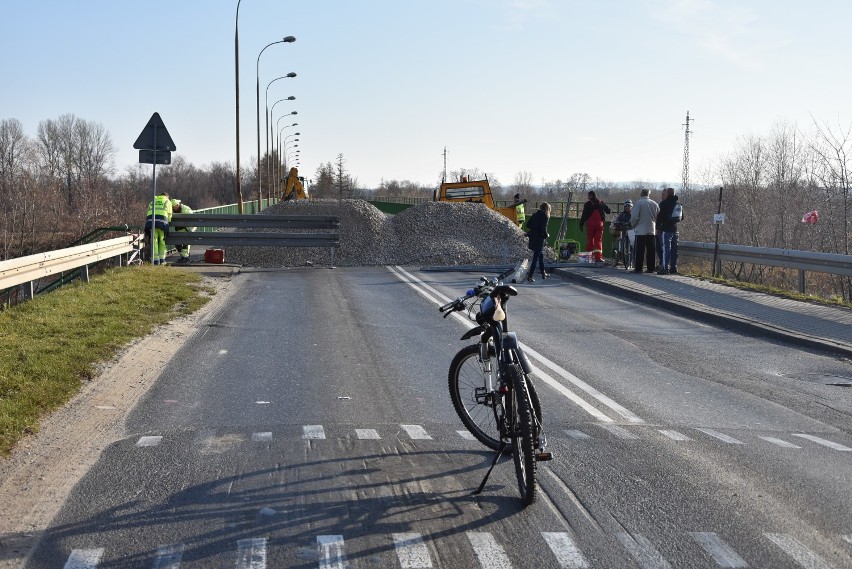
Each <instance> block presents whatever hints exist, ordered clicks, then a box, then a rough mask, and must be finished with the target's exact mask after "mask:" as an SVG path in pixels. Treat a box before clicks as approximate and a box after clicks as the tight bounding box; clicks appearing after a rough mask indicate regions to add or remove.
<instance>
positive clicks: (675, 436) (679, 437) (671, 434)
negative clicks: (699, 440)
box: [658, 429, 692, 441]
mask: <svg viewBox="0 0 852 569" xmlns="http://www.w3.org/2000/svg"><path fill="white" fill-rule="evenodd" d="M658 430H659V431H660V432H661V433H663V434H664V435H666V436H667V437H668V438H670V439H671V440H673V441H691V440H692V439H690V438H689V437H687V436H686V435H684V434H683V433H679V432H677V431H672V430H671V429H658Z"/></svg>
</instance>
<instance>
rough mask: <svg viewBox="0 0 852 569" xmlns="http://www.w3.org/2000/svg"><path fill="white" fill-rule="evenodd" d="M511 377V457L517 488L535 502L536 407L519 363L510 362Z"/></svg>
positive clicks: (526, 503)
mask: <svg viewBox="0 0 852 569" xmlns="http://www.w3.org/2000/svg"><path fill="white" fill-rule="evenodd" d="M505 373H506V377H507V378H508V379H510V380H511V386H512V394H511V403H510V409H511V412H510V413H509V432H510V433H511V437H510V438H511V440H512V458H513V459H514V463H515V474H516V475H517V477H518V490H519V491H520V493H521V501H522V502H523V504H524V506H529V505H530V504H532V503H533V502H535V497H536V496H535V492H536V458H535V434H534V433H533V430H534V427H533V410H532V404H531V402H530V396H529V391H528V390H527V381H526V378H525V377H524V375H523V373H521V370H520V369H518V366H515V365H513V366H509V367H507V368H506V370H505Z"/></svg>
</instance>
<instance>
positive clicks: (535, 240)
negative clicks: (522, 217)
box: [526, 202, 550, 283]
mask: <svg viewBox="0 0 852 569" xmlns="http://www.w3.org/2000/svg"><path fill="white" fill-rule="evenodd" d="M548 220H550V204H549V203H547V202H544V203H542V204H541V205H540V206H538V209H537V210H536V212H535V213H534V214H532V216H531V217H530V219H529V221H528V222H527V233H526V236H527V237H528V238H529V248H530V251H532V252H533V256H532V261H530V270H529V272H528V273H527V282H530V283H534V282H535V279H534V278H533V273H534V272H535V264H536V262H537V263H538V268H539V270H540V271H541V278H542V279H546V278H547V277H549V276H550V275H548V274H547V273H546V272H544V244H545V242H546V241H547V238H548V237H549V235H548V233H547V222H548Z"/></svg>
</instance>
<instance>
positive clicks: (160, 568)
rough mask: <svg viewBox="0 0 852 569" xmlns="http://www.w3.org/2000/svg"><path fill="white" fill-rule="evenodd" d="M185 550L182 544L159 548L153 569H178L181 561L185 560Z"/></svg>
mask: <svg viewBox="0 0 852 569" xmlns="http://www.w3.org/2000/svg"><path fill="white" fill-rule="evenodd" d="M183 549H184V545H183V544H182V543H176V544H172V545H161V546H159V547H158V548H157V555H156V556H155V557H154V566H153V569H178V567H180V560H181V559H182V558H183Z"/></svg>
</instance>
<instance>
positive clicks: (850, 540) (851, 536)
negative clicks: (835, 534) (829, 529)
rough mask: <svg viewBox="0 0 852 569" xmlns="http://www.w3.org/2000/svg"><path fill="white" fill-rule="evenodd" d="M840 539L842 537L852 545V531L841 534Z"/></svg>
mask: <svg viewBox="0 0 852 569" xmlns="http://www.w3.org/2000/svg"><path fill="white" fill-rule="evenodd" d="M840 539H842V540H843V541H845V542H846V543H848V544H849V545H852V533H850V534H848V535H841V536H840Z"/></svg>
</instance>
